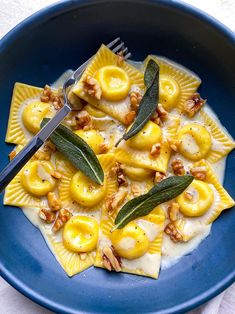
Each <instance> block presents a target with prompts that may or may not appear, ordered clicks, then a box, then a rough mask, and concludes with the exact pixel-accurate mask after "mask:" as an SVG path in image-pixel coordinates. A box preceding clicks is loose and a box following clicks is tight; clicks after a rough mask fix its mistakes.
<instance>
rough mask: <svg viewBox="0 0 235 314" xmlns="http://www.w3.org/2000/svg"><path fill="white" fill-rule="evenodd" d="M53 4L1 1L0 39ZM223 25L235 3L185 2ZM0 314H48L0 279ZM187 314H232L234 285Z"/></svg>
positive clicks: (231, 23) (234, 25)
mask: <svg viewBox="0 0 235 314" xmlns="http://www.w3.org/2000/svg"><path fill="white" fill-rule="evenodd" d="M55 2H57V1H55V0H0V38H1V37H2V36H3V35H4V34H6V33H7V32H8V31H9V30H10V29H11V28H12V27H14V26H15V25H16V24H17V23H19V22H20V21H22V20H23V19H24V18H26V17H27V16H29V15H31V14H32V13H34V12H36V11H37V10H39V9H41V8H43V7H45V6H47V5H50V4H52V3H55ZM185 2H188V3H190V4H192V5H194V6H196V7H198V8H200V9H202V10H204V11H206V12H208V13H209V14H211V15H213V16H214V17H216V18H217V19H218V20H220V21H222V22H223V23H224V24H225V25H227V26H228V27H230V28H231V29H232V30H233V31H235V0H185ZM0 313H1V314H18V313H20V314H50V313H51V312H49V311H47V310H46V309H44V308H42V307H40V306H39V305H37V304H35V303H33V302H32V301H30V300H29V299H27V298H25V297H24V296H23V295H21V294H20V293H19V292H17V291H16V290H15V289H13V288H12V287H10V286H9V285H8V284H7V283H6V282H5V281H4V280H3V279H2V278H0ZM190 314H235V284H234V285H233V286H232V287H230V288H229V289H227V290H226V291H225V292H223V293H222V294H220V295H219V296H217V297H216V298H214V299H213V300H211V301H210V302H208V303H207V304H205V305H203V306H201V307H200V308H198V309H196V310H194V311H192V312H191V313H190Z"/></svg>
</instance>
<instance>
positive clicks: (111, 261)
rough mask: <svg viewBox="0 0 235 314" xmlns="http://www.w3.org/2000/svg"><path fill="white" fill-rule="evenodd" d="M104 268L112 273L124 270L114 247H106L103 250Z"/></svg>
mask: <svg viewBox="0 0 235 314" xmlns="http://www.w3.org/2000/svg"><path fill="white" fill-rule="evenodd" d="M102 253H103V255H102V258H103V266H104V267H105V268H106V269H107V270H109V271H111V270H115V271H116V272H120V271H121V270H122V265H121V259H120V257H119V256H118V255H117V253H116V252H115V251H114V248H113V247H110V246H105V247H104V248H103V250H102Z"/></svg>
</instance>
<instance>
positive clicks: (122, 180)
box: [110, 162, 128, 186]
mask: <svg viewBox="0 0 235 314" xmlns="http://www.w3.org/2000/svg"><path fill="white" fill-rule="evenodd" d="M110 175H111V176H116V178H117V182H118V186H127V185H128V182H127V179H126V176H125V174H124V172H123V167H122V165H121V164H120V163H118V162H116V163H115V166H114V167H112V168H111V171H110Z"/></svg>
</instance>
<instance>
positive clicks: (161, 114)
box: [151, 104, 168, 126]
mask: <svg viewBox="0 0 235 314" xmlns="http://www.w3.org/2000/svg"><path fill="white" fill-rule="evenodd" d="M167 116H168V112H167V111H166V110H165V109H164V108H163V106H162V105H161V104H158V106H157V110H156V111H155V113H154V114H153V116H152V118H151V120H152V121H153V122H155V123H156V124H158V125H159V126H163V122H164V120H165V119H166V118H167Z"/></svg>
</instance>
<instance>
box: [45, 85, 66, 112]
mask: <svg viewBox="0 0 235 314" xmlns="http://www.w3.org/2000/svg"><path fill="white" fill-rule="evenodd" d="M40 100H41V101H42V102H46V103H48V102H51V103H52V104H53V106H54V108H55V109H56V110H59V109H61V108H62V106H63V95H62V93H56V92H53V91H52V90H51V87H50V86H49V85H45V87H44V89H43V91H42V95H41V97H40Z"/></svg>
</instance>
